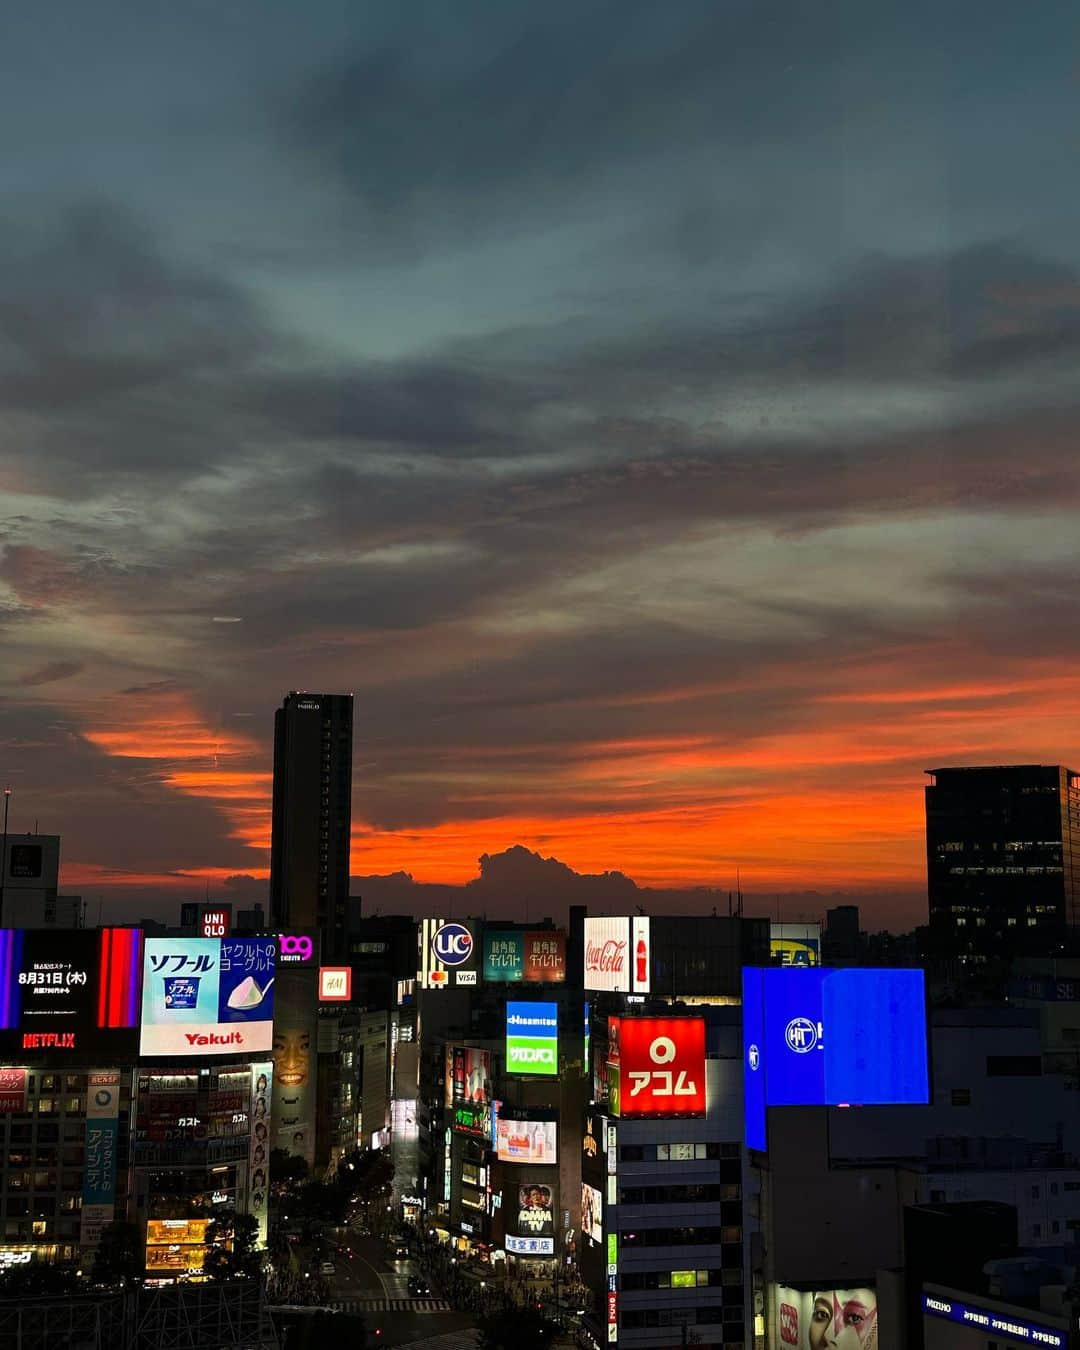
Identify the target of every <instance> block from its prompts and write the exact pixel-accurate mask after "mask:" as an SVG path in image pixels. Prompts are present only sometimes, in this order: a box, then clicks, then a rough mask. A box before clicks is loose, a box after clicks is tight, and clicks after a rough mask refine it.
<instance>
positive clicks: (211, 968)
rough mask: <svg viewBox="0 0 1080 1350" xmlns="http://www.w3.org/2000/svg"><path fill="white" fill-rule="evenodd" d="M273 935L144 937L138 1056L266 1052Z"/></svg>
mask: <svg viewBox="0 0 1080 1350" xmlns="http://www.w3.org/2000/svg"><path fill="white" fill-rule="evenodd" d="M276 953H277V940H276V939H275V938H265V937H262V938H259V937H252V938H147V940H146V953H145V958H144V962H143V996H142V1036H141V1038H140V1043H139V1053H140V1054H141V1055H220V1054H233V1053H235V1054H250V1053H252V1052H265V1051H268V1050H271V1049H272V1048H273V1033H274V989H273V986H274V963H275V956H276Z"/></svg>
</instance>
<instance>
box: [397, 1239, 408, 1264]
mask: <svg viewBox="0 0 1080 1350" xmlns="http://www.w3.org/2000/svg"><path fill="white" fill-rule="evenodd" d="M408 1259H409V1249H408V1247H406V1245H405V1244H404V1242H397V1243H395V1244H394V1260H395V1261H407V1260H408Z"/></svg>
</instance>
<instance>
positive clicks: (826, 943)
mask: <svg viewBox="0 0 1080 1350" xmlns="http://www.w3.org/2000/svg"><path fill="white" fill-rule="evenodd" d="M821 948H822V957H823V958H824V960H825V962H826V963H828V962H829V961H854V960H855V959H856V957H857V956H858V955H859V906H858V905H837V906H836V908H835V909H829V910H826V911H825V931H824V933H822V935H821Z"/></svg>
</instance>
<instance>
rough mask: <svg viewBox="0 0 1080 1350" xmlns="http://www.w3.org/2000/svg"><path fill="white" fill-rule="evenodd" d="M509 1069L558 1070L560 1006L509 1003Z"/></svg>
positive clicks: (517, 1071)
mask: <svg viewBox="0 0 1080 1350" xmlns="http://www.w3.org/2000/svg"><path fill="white" fill-rule="evenodd" d="M506 1072H507V1073H521V1074H526V1073H535V1074H545V1075H547V1076H554V1075H556V1074H558V1072H559V1005H558V1004H557V1003H524V1002H509V1003H507V1005H506Z"/></svg>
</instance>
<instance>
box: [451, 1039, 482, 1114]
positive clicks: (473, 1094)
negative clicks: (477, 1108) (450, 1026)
mask: <svg viewBox="0 0 1080 1350" xmlns="http://www.w3.org/2000/svg"><path fill="white" fill-rule="evenodd" d="M445 1093H446V1096H445V1103H444V1104H445V1105H446V1106H457V1105H458V1104H459V1103H460V1102H471V1103H474V1104H476V1105H483V1106H487V1105H488V1104H489V1103H490V1102H491V1055H490V1054H489V1053H488V1051H486V1050H476V1049H474V1048H473V1047H472V1046H468V1045H448V1046H447V1047H446V1083H445Z"/></svg>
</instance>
